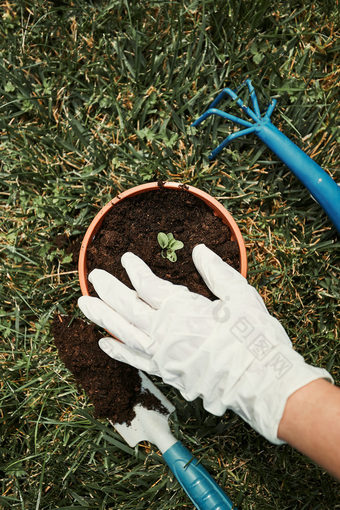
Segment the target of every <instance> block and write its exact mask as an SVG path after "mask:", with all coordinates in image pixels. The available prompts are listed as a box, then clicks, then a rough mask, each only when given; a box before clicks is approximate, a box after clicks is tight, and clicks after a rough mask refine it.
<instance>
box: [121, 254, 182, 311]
mask: <svg viewBox="0 0 340 510" xmlns="http://www.w3.org/2000/svg"><path fill="white" fill-rule="evenodd" d="M121 260H122V265H123V267H124V268H125V269H126V272H127V274H128V275H129V278H130V280H131V283H132V285H133V286H134V288H135V289H136V291H137V294H138V296H139V297H140V298H141V299H143V300H144V301H145V302H146V303H148V304H149V305H150V306H152V307H153V308H155V309H156V310H157V309H159V308H160V307H161V306H162V304H163V302H164V301H165V300H166V299H167V298H169V296H171V295H173V294H176V293H178V292H183V291H188V289H187V287H184V286H183V285H174V284H173V283H171V282H168V281H166V280H163V279H162V278H159V277H158V276H156V275H155V274H154V273H153V272H152V271H151V269H150V268H149V266H147V264H145V262H144V261H143V260H142V259H140V258H139V257H137V255H134V254H133V253H131V252H127V253H124V255H123V256H122V259H121Z"/></svg>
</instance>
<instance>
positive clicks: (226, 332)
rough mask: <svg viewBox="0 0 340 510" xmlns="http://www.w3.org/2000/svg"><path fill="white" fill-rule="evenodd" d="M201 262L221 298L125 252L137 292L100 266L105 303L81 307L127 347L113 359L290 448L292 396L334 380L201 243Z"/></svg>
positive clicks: (118, 346) (97, 279) (96, 276)
mask: <svg viewBox="0 0 340 510" xmlns="http://www.w3.org/2000/svg"><path fill="white" fill-rule="evenodd" d="M192 256H193V261H194V263H195V266H196V268H197V270H198V271H199V273H200V274H201V276H202V278H203V279H204V281H205V283H206V284H207V286H208V287H209V289H210V290H211V291H212V292H213V293H214V294H215V295H216V296H217V298H218V299H217V300H216V301H211V300H210V299H208V298H206V297H203V296H201V295H198V294H195V293H193V292H190V291H189V290H188V289H187V287H183V286H180V285H173V284H172V283H170V282H168V281H165V280H162V279H161V278H158V277H157V276H155V275H154V273H153V272H152V271H151V269H150V268H149V267H148V266H147V265H146V264H145V263H144V262H143V261H142V260H141V259H140V258H138V257H137V256H136V255H133V254H132V253H125V254H124V255H123V257H122V265H123V266H124V268H125V269H126V271H127V273H128V275H129V278H130V280H131V283H132V285H133V286H134V288H135V289H136V290H135V291H134V290H131V289H129V288H128V287H126V285H124V284H123V283H121V282H120V281H119V280H118V279H117V278H115V277H114V276H112V275H110V274H109V273H107V272H106V271H103V270H101V269H95V270H93V271H92V272H91V274H90V275H89V280H90V282H91V283H92V284H93V286H94V288H95V290H96V292H97V294H98V295H99V296H100V299H99V298H95V297H89V296H83V297H81V298H80V299H79V301H78V304H79V307H80V309H81V310H82V312H83V313H84V314H85V315H86V317H87V318H88V319H90V320H91V321H93V322H95V323H96V324H98V325H99V326H101V327H103V328H105V329H106V330H107V331H109V332H110V333H112V334H113V335H114V336H115V337H117V338H119V339H120V340H122V342H124V343H121V342H118V341H117V340H115V339H113V338H111V337H109V338H102V339H101V340H100V341H99V345H100V347H101V349H102V350H103V351H105V352H106V353H107V354H108V355H109V356H111V357H112V358H115V359H117V360H119V361H123V362H125V363H128V364H130V365H133V366H134V367H136V368H138V369H141V370H144V371H145V372H148V373H149V374H154V375H157V376H159V377H161V378H162V379H163V380H164V382H166V383H169V384H171V385H172V386H174V387H176V388H178V389H179V391H180V392H181V394H182V395H183V397H184V398H185V399H187V400H193V399H195V398H196V397H202V399H203V404H204V407H205V409H206V410H207V411H209V412H211V413H213V414H215V415H222V414H223V413H224V412H225V410H226V409H232V410H233V411H235V412H236V413H237V414H238V415H239V416H241V417H242V418H243V419H244V420H245V421H246V422H248V423H249V424H250V425H251V426H252V427H253V428H254V429H255V430H257V431H258V432H259V433H260V434H262V435H263V436H264V437H266V438H267V439H268V440H269V441H271V442H272V443H276V444H281V443H283V441H281V440H280V439H278V437H277V430H278V426H279V423H280V420H281V417H282V414H283V411H284V408H285V404H286V401H287V398H288V397H289V396H290V395H291V394H292V393H293V392H294V391H296V390H297V389H299V388H301V387H302V386H304V385H306V384H308V383H309V382H311V381H313V380H314V379H318V378H326V379H328V380H330V381H332V378H331V376H330V375H329V374H328V372H327V371H326V370H323V369H320V368H316V367H312V366H310V365H307V364H306V363H305V362H304V359H303V357H302V356H300V355H299V354H298V353H297V352H295V351H294V350H293V348H292V344H291V341H290V340H289V338H288V336H287V334H286V332H285V330H284V329H283V327H282V326H281V325H280V323H279V322H278V321H277V320H276V319H274V318H273V317H272V316H271V315H270V314H269V313H268V311H267V309H266V307H265V305H264V303H263V301H262V299H261V297H260V295H259V294H258V293H257V291H256V290H255V289H254V288H253V287H251V286H250V285H249V284H248V283H247V280H246V279H245V278H244V277H243V276H241V275H240V273H238V272H237V271H236V270H235V269H233V268H232V267H231V266H229V265H228V264H226V263H225V262H223V260H222V259H221V258H220V257H219V256H218V255H216V254H215V253H214V252H212V251H211V250H210V249H208V248H207V247H206V246H205V245H202V244H201V245H198V246H196V247H195V248H194V250H193V253H192Z"/></svg>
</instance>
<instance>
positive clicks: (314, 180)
mask: <svg viewBox="0 0 340 510" xmlns="http://www.w3.org/2000/svg"><path fill="white" fill-rule="evenodd" d="M246 84H247V86H248V89H249V93H250V99H251V102H252V104H253V110H251V109H250V108H248V106H246V105H245V104H244V103H243V101H242V100H241V99H240V98H239V97H238V96H237V94H236V93H235V92H234V91H233V90H231V89H230V88H225V89H223V90H222V92H221V93H220V94H219V95H218V96H217V97H216V99H215V100H214V101H213V102H212V103H211V105H210V107H209V109H208V110H207V111H206V112H205V113H203V115H201V116H200V117H199V118H198V119H197V120H195V122H194V123H193V124H192V125H193V126H198V125H199V124H201V122H203V121H204V120H205V119H206V118H207V117H210V115H218V116H219V117H223V118H224V119H228V120H231V121H232V122H235V123H236V124H239V125H241V126H243V127H245V129H241V130H240V131H237V132H235V133H231V134H230V135H229V136H228V137H227V138H226V139H225V140H223V142H222V143H220V145H219V146H218V147H216V149H214V150H213V151H212V153H211V154H210V156H209V159H214V158H215V157H216V156H217V154H219V153H220V152H221V151H222V149H224V147H226V146H227V145H228V144H229V142H231V141H232V140H235V139H236V138H239V137H240V136H244V135H248V134H250V133H255V134H257V136H258V137H259V138H260V139H261V140H262V141H263V142H264V143H265V144H266V145H267V147H269V148H270V149H271V150H272V151H273V152H274V153H275V154H276V155H277V156H278V158H279V159H280V160H281V161H283V162H284V163H285V164H286V165H287V166H288V168H290V170H291V171H292V172H293V173H294V175H295V176H296V177H298V178H299V179H300V181H301V182H302V183H303V184H304V185H305V186H306V188H307V189H308V190H309V191H310V193H311V195H312V196H313V197H314V198H315V200H317V202H319V204H320V205H321V207H322V208H323V209H324V211H325V212H326V214H327V215H328V217H329V218H330V219H331V220H332V222H333V223H334V225H335V227H336V229H337V230H338V232H339V233H340V186H339V185H337V184H336V183H335V181H333V179H332V178H331V177H330V176H329V175H328V174H327V173H326V172H325V171H324V170H323V169H322V168H321V167H320V166H319V165H318V164H317V163H315V161H313V160H312V159H311V158H310V157H309V156H307V154H306V153H305V152H303V151H302V150H301V149H299V147H297V145H295V143H293V142H292V141H291V140H290V139H289V138H287V136H285V135H284V134H283V133H281V131H279V130H278V129H277V128H276V127H275V126H274V125H273V124H272V123H271V120H270V117H271V114H272V113H273V110H274V108H275V105H276V103H277V101H276V99H273V100H272V102H271V103H270V105H269V106H268V108H267V111H266V112H265V113H264V115H262V116H261V112H260V108H259V104H258V101H257V97H256V93H255V90H254V87H253V86H252V84H251V81H250V80H246ZM226 96H230V97H231V98H232V99H233V100H234V101H235V102H236V104H237V105H238V106H239V107H240V108H241V109H242V110H243V112H244V113H245V114H246V115H248V117H250V119H251V120H253V121H254V122H249V121H248V120H244V119H240V118H239V117H235V116H234V115H231V114H230V113H226V112H223V111H222V110H218V109H217V108H216V106H217V105H218V103H220V102H221V101H222V99H224V98H225V97H226Z"/></svg>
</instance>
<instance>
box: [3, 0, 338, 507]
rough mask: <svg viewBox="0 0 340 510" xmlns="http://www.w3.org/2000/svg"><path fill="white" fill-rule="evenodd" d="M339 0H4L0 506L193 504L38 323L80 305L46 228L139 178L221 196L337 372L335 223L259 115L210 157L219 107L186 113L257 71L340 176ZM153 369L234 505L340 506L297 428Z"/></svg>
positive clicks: (76, 221)
mask: <svg viewBox="0 0 340 510" xmlns="http://www.w3.org/2000/svg"><path fill="white" fill-rule="evenodd" d="M338 9H339V6H338V2H337V1H332V0H322V1H315V2H309V1H307V2H302V1H288V2H277V1H271V0H266V1H264V0H253V1H248V0H245V1H241V0H235V1H233V2H230V1H221V0H215V1H212V0H200V1H196V0H192V1H189V0H184V1H162V2H159V1H151V0H150V1H148V0H146V1H140V0H136V1H131V2H129V1H127V0H111V1H109V0H101V1H99V0H98V1H87V2H86V1H83V0H72V1H66V0H65V2H62V1H59V2H57V1H54V2H52V1H43V0H34V1H33V0H27V1H23V0H22V1H11V0H6V1H4V0H3V1H1V2H0V15H1V18H0V96H1V102H0V159H1V169H0V178H1V181H0V187H1V231H0V236H1V240H0V249H1V251H0V254H1V276H2V279H1V284H0V297H1V303H0V306H1V308H0V317H1V338H2V340H1V394H0V399H1V414H0V423H1V425H0V426H1V439H2V442H1V445H0V452H1V466H0V469H1V471H0V477H1V485H2V495H1V496H0V508H4V509H6V508H11V509H29V510H32V509H34V510H54V509H56V508H58V509H64V510H66V509H68V510H75V509H98V510H99V509H100V510H104V509H105V510H111V509H112V510H120V509H121V510H130V509H131V510H132V509H134V510H142V509H145V510H156V509H157V510H166V509H169V510H170V509H171V510H174V509H192V508H193V507H192V504H191V503H190V501H189V500H188V499H187V497H186V496H185V495H184V493H183V491H182V490H181V488H180V487H179V485H178V483H177V482H176V480H174V478H173V477H172V476H169V472H168V469H167V467H166V466H165V464H164V463H163V461H162V459H161V457H160V456H159V455H158V453H157V451H156V449H155V448H153V447H152V446H150V445H147V446H146V445H144V446H141V447H139V448H137V449H135V450H132V449H130V448H128V447H127V446H126V445H125V444H124V443H123V441H122V440H121V439H120V437H119V436H118V434H116V433H115V431H114V430H113V429H112V428H111V427H110V426H109V425H108V424H107V423H106V422H105V421H104V420H100V421H98V420H96V419H94V418H93V414H92V408H91V406H90V405H89V404H88V400H87V398H86V396H85V395H84V394H83V393H82V392H80V391H78V390H77V388H76V386H75V384H74V380H73V378H72V376H71V375H70V373H69V372H68V371H67V370H66V369H65V368H64V366H63V364H62V363H61V361H60V360H59V359H58V357H57V353H56V348H55V347H54V344H53V341H52V337H51V332H50V324H51V318H52V317H53V315H54V314H55V312H56V311H58V312H61V313H64V312H67V313H74V314H78V311H77V308H76V301H77V298H78V296H79V295H80V290H79V283H78V279H77V272H76V266H75V264H74V262H73V261H72V256H71V254H70V253H68V252H67V249H66V247H62V246H60V245H59V246H58V245H57V244H56V242H55V239H56V236H57V235H59V234H63V235H66V236H68V237H69V239H71V240H72V239H77V238H81V236H82V235H83V234H84V232H85V231H86V228H87V226H88V225H89V223H90V221H91V219H92V217H93V216H94V214H95V213H96V212H97V211H98V209H99V208H100V207H101V206H102V205H104V204H105V203H106V202H108V201H109V199H110V198H111V197H113V196H115V195H116V194H117V193H119V192H121V191H122V190H125V189H127V188H129V187H131V186H134V185H136V184H140V183H143V182H148V181H153V180H158V179H164V180H174V181H180V182H183V183H187V184H192V185H194V186H197V187H200V188H202V189H204V190H205V191H207V192H209V193H211V194H212V195H214V196H215V197H217V198H218V199H219V200H220V201H221V203H223V204H224V205H225V206H226V207H227V209H229V210H230V212H231V213H232V214H233V216H234V217H235V219H236V221H237V223H238V225H239V227H240V229H241V231H242V234H243V236H244V238H245V240H246V244H247V250H248V260H249V282H250V283H251V284H252V285H254V286H255V287H256V288H257V289H258V290H259V292H260V293H261V295H262V297H263V298H264V300H265V302H266V304H267V307H268V309H269V311H270V312H271V313H272V314H273V315H275V316H276V317H277V318H278V319H279V320H280V321H281V323H282V324H283V326H284V327H285V328H286V330H287V332H288V334H289V336H290V337H291V339H292V342H293V343H294V346H295V348H296V349H297V350H298V352H300V353H301V354H303V355H304V356H305V358H306V360H307V362H309V363H312V364H315V365H318V366H323V367H325V368H327V369H328V370H330V371H331V373H332V375H333V377H334V379H335V381H336V382H337V383H339V382H340V360H339V347H338V332H337V322H336V318H337V314H338V312H339V309H338V299H339V283H338V282H339V271H338V267H339V265H338V263H339V255H338V253H339V251H338V250H339V242H338V240H337V235H336V232H335V229H334V227H332V224H331V223H330V221H329V220H328V218H327V216H326V215H325V214H324V213H323V211H322V210H321V208H320V206H319V205H318V204H317V203H315V202H314V201H313V200H312V198H311V197H310V195H309V193H308V191H307V190H306V189H305V188H304V187H303V185H302V184H301V183H300V182H299V181H298V180H297V179H296V178H295V177H294V176H293V175H292V173H291V172H290V171H289V170H288V169H287V167H285V166H284V165H283V164H282V163H281V162H280V161H278V160H277V159H275V156H274V155H273V154H272V153H271V152H270V151H269V150H268V149H267V148H266V147H265V146H264V145H263V144H262V143H261V142H260V141H259V140H258V139H256V138H255V137H254V136H253V135H251V136H249V137H247V138H243V139H241V140H239V141H235V142H234V143H233V144H232V145H230V147H228V148H227V149H225V150H224V151H223V152H222V154H221V155H220V157H219V158H218V159H217V160H216V161H215V162H214V163H210V162H209V161H208V158H207V156H208V154H209V152H210V150H211V149H212V148H213V147H215V146H216V145H217V143H218V142H219V141H221V140H222V139H223V138H224V137H225V136H226V135H227V134H228V133H230V132H231V129H232V127H231V125H230V123H228V122H225V121H222V120H218V119H216V118H214V119H209V120H207V121H206V122H205V123H204V124H202V126H201V127H200V128H198V129H196V130H195V129H192V128H190V123H191V122H192V121H193V120H194V119H195V118H197V116H198V115H199V114H201V113H202V112H203V111H204V110H205V109H206V108H207V106H208V105H209V103H210V101H211V100H212V98H213V97H215V96H216V94H217V92H219V91H220V90H222V88H223V87H226V86H229V87H231V88H236V87H238V86H239V85H241V84H242V83H243V82H244V80H245V79H247V78H251V79H252V81H253V84H254V87H255V88H256V90H257V91H258V96H259V102H260V106H261V108H262V109H264V108H265V107H266V106H267V105H268V103H269V101H270V98H274V97H276V98H277V99H278V106H277V107H276V109H275V111H274V113H273V117H272V119H273V122H274V124H275V125H276V126H277V127H279V128H280V129H281V130H282V131H283V132H284V133H285V134H286V135H287V136H289V137H290V138H291V139H292V140H293V141H294V142H295V143H296V144H298V145H299V146H300V147H301V148H302V149H303V150H304V151H306V152H307V153H308V154H309V155H310V156H311V157H313V158H314V159H315V161H316V162H317V163H318V164H320V165H321V166H322V167H323V168H324V169H325V170H326V171H327V172H329V173H330V174H331V175H332V176H333V177H336V178H337V180H338V181H339V180H340V179H339V174H337V176H336V171H337V170H336V168H337V167H336V156H337V150H338V147H339V131H338V128H337V125H338V119H337V100H338V98H339V93H338V91H339V60H338V57H337V55H338V54H339V27H338V25H337V23H338V18H337V10H338ZM240 93H241V95H243V97H244V98H245V100H246V90H245V88H242V89H241V91H240ZM227 105H228V103H226V107H227ZM229 107H230V108H231V109H234V113H235V114H238V113H239V112H238V110H237V107H236V106H235V105H231V104H230V103H229ZM230 111H231V110H230ZM158 384H159V387H160V388H161V389H162V390H163V391H164V393H165V394H166V395H167V396H168V397H169V398H170V399H171V400H172V401H173V402H174V404H175V405H176V407H177V414H176V415H175V416H174V417H173V419H172V428H173V431H174V433H175V434H176V435H177V437H179V438H180V439H181V440H182V441H183V442H184V443H185V444H186V445H187V446H188V447H189V448H191V449H192V451H193V452H194V453H195V455H196V456H198V457H199V458H200V459H201V462H202V464H203V465H204V466H205V467H206V468H207V469H208V470H209V471H210V472H211V473H212V475H213V476H214V477H215V479H216V480H217V482H218V483H219V484H220V485H221V486H222V487H223V488H224V489H225V491H226V492H227V493H228V494H229V496H230V498H231V499H232V500H233V501H234V502H235V504H237V505H238V507H239V508H242V509H243V510H250V509H256V510H269V509H271V510H272V509H277V510H288V509H289V510H292V509H299V510H333V509H335V508H340V495H339V494H340V490H339V485H338V484H337V483H336V482H335V481H334V480H333V479H332V478H331V477H330V476H329V475H328V474H326V473H325V472H323V470H322V469H320V468H319V467H317V466H315V465H314V464H313V463H312V462H311V461H309V460H308V459H306V458H305V457H303V456H302V455H300V454H299V453H297V452H295V451H293V450H292V449H291V448H290V447H289V446H281V447H277V446H274V445H272V444H270V443H268V442H267V441H266V440H265V439H263V438H262V437H260V436H259V435H258V434H257V433H255V432H254V431H252V430H251V429H250V428H249V427H248V426H247V425H246V424H244V423H243V422H242V420H241V419H239V418H238V417H237V416H236V415H234V414H233V413H231V412H227V413H226V415H225V416H223V417H222V418H219V417H215V416H212V415H210V414H209V413H207V412H206V411H205V410H204V409H203V407H202V405H201V402H199V401H195V402H192V403H187V402H185V401H184V400H183V398H182V397H181V395H180V394H179V393H178V392H177V391H176V390H174V389H172V388H170V387H167V386H165V385H163V384H162V383H160V382H159V383H158Z"/></svg>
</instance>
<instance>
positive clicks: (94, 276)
mask: <svg viewBox="0 0 340 510" xmlns="http://www.w3.org/2000/svg"><path fill="white" fill-rule="evenodd" d="M89 281H90V282H91V283H92V285H93V286H94V288H95V291H96V292H97V294H98V296H99V297H100V299H102V300H103V301H104V302H105V303H107V304H108V305H109V306H110V307H111V308H113V309H114V310H116V312H118V313H119V314H120V315H122V316H123V317H124V318H125V319H126V320H127V321H129V322H130V323H132V324H133V325H134V326H136V327H137V328H139V329H141V330H142V331H144V333H147V334H148V333H149V331H150V326H151V323H152V314H153V313H154V311H153V310H152V308H150V306H148V305H147V304H146V303H144V302H143V301H142V300H141V299H139V297H138V296H137V293H136V292H135V291H134V290H131V289H129V288H128V287H127V286H126V285H124V283H122V282H121V281H120V280H118V279H117V278H116V277H115V276H113V275H111V274H110V273H108V272H107V271H104V270H102V269H94V270H93V271H91V273H90V274H89Z"/></svg>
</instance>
